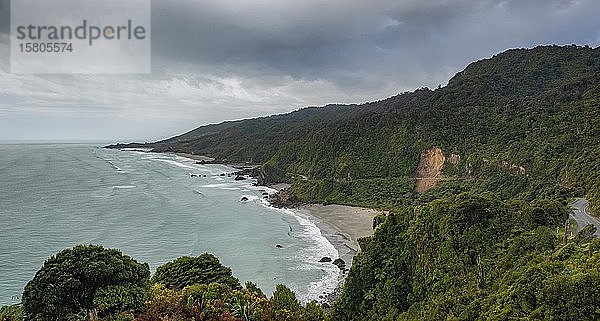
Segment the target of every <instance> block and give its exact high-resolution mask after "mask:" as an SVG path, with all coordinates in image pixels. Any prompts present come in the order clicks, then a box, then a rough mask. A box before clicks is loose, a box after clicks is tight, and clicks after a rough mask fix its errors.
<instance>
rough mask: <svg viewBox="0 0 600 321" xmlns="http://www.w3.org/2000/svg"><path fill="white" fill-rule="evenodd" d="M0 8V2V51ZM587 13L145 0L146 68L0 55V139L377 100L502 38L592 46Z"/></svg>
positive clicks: (581, 8)
mask: <svg viewBox="0 0 600 321" xmlns="http://www.w3.org/2000/svg"><path fill="white" fill-rule="evenodd" d="M13 1H19V0H13ZM8 4H9V0H0V57H1V56H4V57H7V56H8V46H7V42H8V38H7V37H6V35H7V33H8V30H9V6H8ZM599 14H600V1H598V0H504V1H501V0H436V1H433V0H396V1H392V0H176V1H172V0H154V1H153V2H152V61H153V73H152V74H151V75H121V76H116V75H108V76H102V75H16V74H10V73H8V72H7V69H8V68H7V66H8V63H7V61H8V60H7V59H3V60H0V137H7V138H14V139H18V138H35V137H37V136H36V135H33V134H31V133H32V132H35V131H32V129H33V128H42V129H43V130H44V131H45V133H44V135H45V136H48V137H64V138H69V137H71V136H72V135H73V132H75V131H76V132H77V133H78V135H79V136H80V137H90V138H110V139H115V138H122V137H147V138H148V140H152V139H156V138H164V137H165V136H167V135H172V134H177V133H179V132H181V131H183V130H185V129H189V128H193V127H195V126H198V125H202V124H206V123H209V122H219V121H222V120H225V119H240V118H243V117H255V116H259V115H268V114H273V113H281V112H287V111H291V110H294V109H297V108H299V107H303V106H308V105H324V104H327V103H336V102H339V103H352V102H357V103H358V102H364V101H369V100H376V99H381V98H385V97H388V96H391V95H394V94H396V93H398V92H402V91H406V90H412V89H415V88H418V87H422V86H429V87H435V86H437V85H438V84H442V85H443V84H445V83H446V82H447V81H448V79H449V78H450V77H452V75H454V74H455V73H456V72H458V71H460V70H462V69H463V68H465V67H466V65H467V64H468V63H470V62H472V61H475V60H478V59H481V58H486V57H489V56H491V55H493V54H496V53H498V52H501V51H504V50H506V49H509V48H516V47H533V46H536V45H540V44H579V45H590V46H593V47H595V46H598V44H599V42H600V19H598V16H599ZM84 116H85V117H84ZM56 119H60V120H61V121H62V122H61V123H57V122H55V121H54V120H56ZM132 119H135V120H136V121H138V122H139V124H143V125H139V124H138V125H139V126H138V125H136V124H135V123H132ZM67 120H73V121H72V122H69V121H67ZM71 123H72V125H69V124H71ZM32 124H34V125H32ZM35 124H38V125H35ZM49 124H50V125H51V124H57V125H56V126H55V128H50V127H45V126H50V125H49ZM42 125H43V126H42ZM106 128H111V130H109V131H107V130H106ZM80 131H81V133H80Z"/></svg>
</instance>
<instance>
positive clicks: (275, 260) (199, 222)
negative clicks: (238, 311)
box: [0, 145, 338, 305]
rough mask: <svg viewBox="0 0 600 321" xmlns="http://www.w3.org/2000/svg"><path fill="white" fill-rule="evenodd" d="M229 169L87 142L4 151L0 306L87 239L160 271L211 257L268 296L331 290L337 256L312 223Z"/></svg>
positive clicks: (311, 295) (0, 158)
mask: <svg viewBox="0 0 600 321" xmlns="http://www.w3.org/2000/svg"><path fill="white" fill-rule="evenodd" d="M232 171H234V169H233V168H230V167H227V166H223V165H197V164H195V162H194V161H192V160H189V159H186V158H182V157H178V156H175V155H164V154H153V153H143V152H135V151H115V150H106V149H101V148H98V147H95V146H89V145H0V305H3V304H10V303H15V302H18V301H19V298H20V296H21V293H22V291H23V287H24V286H25V284H26V283H27V281H29V280H30V279H31V278H32V277H33V276H34V275H35V272H36V271H37V270H38V269H39V268H40V267H41V265H42V264H43V262H44V260H45V259H46V258H47V257H49V256H51V255H53V254H55V253H56V252H58V251H60V250H61V249H64V248H67V247H71V246H74V245H76V244H82V243H85V244H101V245H103V246H105V247H111V248H118V249H121V250H122V251H123V252H124V253H125V254H127V255H130V256H132V257H133V258H135V259H136V260H138V261H140V262H147V263H148V264H150V267H151V269H152V270H153V271H154V270H155V269H156V267H158V266H159V265H160V264H163V263H165V262H168V261H170V260H173V259H174V258H177V257H179V256H183V255H198V254H201V253H204V252H210V253H214V254H215V255H216V256H218V257H219V258H220V259H221V261H222V262H223V263H224V264H225V265H227V266H230V267H231V268H232V270H233V273H234V274H235V276H237V277H238V278H239V279H240V280H241V281H242V282H245V281H247V280H252V281H254V282H256V283H257V284H258V285H259V286H260V287H261V288H262V289H263V290H264V291H265V292H266V293H271V292H272V291H273V290H274V288H275V285H276V284H278V283H283V284H286V285H287V286H289V287H290V288H292V289H293V290H295V291H296V292H297V294H298V295H299V297H300V298H301V299H302V300H309V299H315V298H317V297H318V295H319V294H321V293H322V292H323V291H329V290H332V289H333V288H334V287H335V286H336V284H337V278H338V270H337V268H336V267H335V266H333V265H331V264H327V263H318V260H319V259H320V258H321V257H322V256H330V257H337V250H336V249H335V248H334V247H333V246H332V245H331V243H329V242H328V241H327V240H326V239H325V238H324V237H323V236H321V233H320V231H319V229H318V228H317V227H316V226H315V225H314V224H313V223H312V222H311V221H310V219H309V218H307V217H302V216H300V215H299V214H297V213H294V212H292V211H290V210H278V209H274V208H271V207H269V206H268V204H267V203H266V202H265V201H264V200H262V193H263V192H268V193H272V192H273V190H269V189H266V188H264V187H254V186H252V183H253V181H252V180H246V181H234V180H233V178H228V177H221V176H219V175H220V174H221V173H226V172H232ZM190 173H197V174H201V175H207V177H200V178H199V177H190ZM243 196H246V197H247V198H249V201H248V202H241V201H240V199H241V197H243ZM290 230H291V231H290ZM276 244H281V245H283V248H276V247H275V245H276Z"/></svg>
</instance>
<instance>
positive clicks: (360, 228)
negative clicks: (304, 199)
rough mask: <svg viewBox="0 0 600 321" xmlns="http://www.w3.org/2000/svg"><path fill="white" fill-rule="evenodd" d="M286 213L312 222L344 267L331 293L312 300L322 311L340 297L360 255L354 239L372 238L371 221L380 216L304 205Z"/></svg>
mask: <svg viewBox="0 0 600 321" xmlns="http://www.w3.org/2000/svg"><path fill="white" fill-rule="evenodd" d="M290 210H292V211H294V212H296V215H301V216H305V217H307V218H308V220H310V221H311V222H313V223H314V224H315V225H316V226H317V228H318V229H319V230H320V231H321V235H322V236H323V237H325V238H326V239H327V240H328V241H329V243H331V244H332V245H333V247H334V248H335V249H336V250H337V251H338V258H340V259H342V260H343V261H344V262H345V264H346V266H345V268H344V269H341V268H340V269H339V274H338V280H337V285H336V287H335V288H334V289H333V290H331V291H323V292H322V293H321V295H319V298H318V299H316V300H317V301H318V302H319V303H321V304H323V305H324V306H326V307H327V306H331V305H332V304H333V302H334V301H335V300H336V299H337V298H338V297H339V296H340V295H341V293H342V290H343V288H344V283H345V282H346V278H347V276H348V272H349V271H350V268H351V267H352V263H353V260H354V257H355V256H356V255H357V254H358V252H360V246H359V245H358V239H359V238H361V237H365V236H369V235H372V234H373V229H372V226H373V223H372V222H373V218H374V217H375V216H376V215H377V214H379V213H380V212H379V211H377V210H374V209H368V208H361V207H352V206H347V205H321V204H305V205H302V206H299V207H295V208H290ZM331 259H332V260H335V259H337V258H335V257H332V258H331ZM330 263H331V264H333V263H332V262H330Z"/></svg>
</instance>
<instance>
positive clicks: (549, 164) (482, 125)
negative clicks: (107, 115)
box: [117, 46, 600, 209]
mask: <svg viewBox="0 0 600 321" xmlns="http://www.w3.org/2000/svg"><path fill="white" fill-rule="evenodd" d="M599 104H600V48H595V49H592V48H587V47H576V46H567V47H558V46H544V47H537V48H534V49H530V50H526V49H514V50H508V51H506V52H504V53H501V54H498V55H496V56H494V57H493V58H490V59H485V60H481V61H479V62H475V63H472V64H470V65H469V66H468V67H467V68H466V69H465V70H464V71H462V72H460V73H458V74H457V75H456V76H454V77H453V78H452V79H451V80H450V81H449V83H448V85H447V86H445V87H443V88H438V89H436V90H429V89H427V88H423V89H419V90H416V91H414V92H410V93H403V94H400V95H398V96H395V97H391V98H388V99H385V100H382V101H378V102H373V103H368V104H364V105H348V106H341V105H331V106H326V107H323V108H305V109H301V110H299V111H296V112H293V113H289V114H284V115H276V116H271V117H265V118H257V119H251V120H245V121H236V122H229V123H223V124H220V125H211V126H205V127H200V128H199V129H196V130H194V131H191V132H189V133H186V134H184V135H181V136H178V137H175V138H172V139H168V140H165V141H162V142H158V143H154V144H149V145H146V147H154V148H155V150H156V151H180V152H188V153H195V154H204V155H209V156H213V157H216V158H218V159H228V160H236V161H251V162H259V163H264V164H265V166H264V169H265V171H264V172H265V177H264V181H265V182H269V181H280V180H290V177H291V176H293V175H294V174H301V175H304V176H306V177H308V178H309V179H312V180H321V179H331V180H344V179H346V178H348V176H350V177H351V178H353V179H355V180H356V179H384V178H385V179H389V178H411V177H414V175H415V171H416V168H417V165H418V163H419V159H420V155H421V152H422V151H423V150H425V149H427V148H429V147H431V146H437V147H440V148H441V149H442V150H443V151H444V154H445V156H446V157H449V156H450V155H451V154H455V155H458V156H460V159H459V161H458V162H457V163H456V164H446V166H445V167H444V171H443V173H444V176H445V177H451V178H459V179H471V181H470V183H472V184H467V185H465V184H460V186H461V190H470V188H473V190H476V191H482V190H483V191H485V190H488V191H494V192H498V193H500V195H502V197H503V198H512V197H519V198H522V199H526V200H533V199H535V198H545V197H565V196H582V195H584V194H586V193H589V197H590V198H591V201H592V208H593V209H596V208H597V207H598V196H597V195H598V194H599V193H600V192H599V189H600V185H599V183H598V182H599V181H600V108H598V107H599ZM117 147H121V146H117ZM313 183H314V184H315V185H319V184H320V183H319V182H313ZM356 184H357V185H358V187H356V188H359V189H360V188H362V187H361V186H364V184H365V183H364V182H357V183H356ZM375 184H376V183H374V184H371V185H375ZM305 185H306V184H303V185H302V188H303V187H305ZM345 185H352V184H345ZM454 186H456V184H454ZM340 187H344V188H355V187H353V186H340ZM392 187H398V189H394V190H388V193H392V192H397V193H396V194H405V190H406V188H405V186H404V185H403V184H396V186H392ZM302 188H298V189H297V190H301V189H302ZM452 188H454V187H452ZM332 192H333V193H334V194H335V193H338V191H337V190H332ZM338 194H339V193H338ZM330 197H331V198H337V197H338V196H335V195H331V196H330ZM395 198H397V196H396V197H395ZM362 202H363V200H361V199H350V200H349V202H347V203H362ZM378 202H379V201H378ZM370 203H373V201H367V202H366V203H365V204H370ZM379 203H390V201H389V200H387V199H386V200H385V201H384V202H379ZM391 203H397V201H391Z"/></svg>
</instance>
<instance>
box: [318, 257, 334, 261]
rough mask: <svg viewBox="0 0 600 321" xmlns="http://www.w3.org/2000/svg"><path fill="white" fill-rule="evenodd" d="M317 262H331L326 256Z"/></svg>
mask: <svg viewBox="0 0 600 321" xmlns="http://www.w3.org/2000/svg"><path fill="white" fill-rule="evenodd" d="M319 262H331V258H330V257H328V256H324V257H323V258H321V259H320V260H319Z"/></svg>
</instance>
